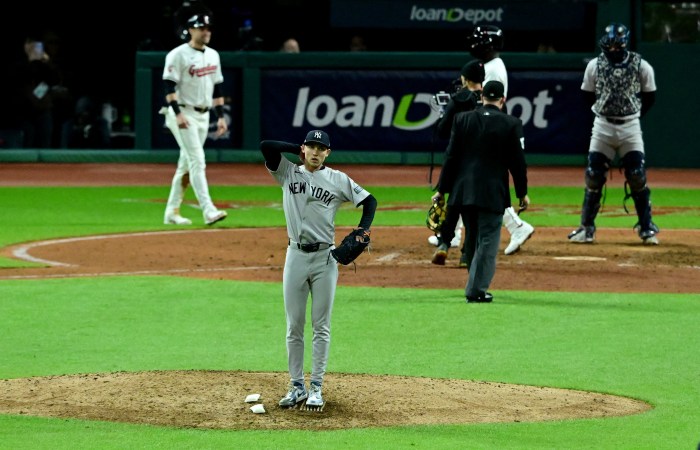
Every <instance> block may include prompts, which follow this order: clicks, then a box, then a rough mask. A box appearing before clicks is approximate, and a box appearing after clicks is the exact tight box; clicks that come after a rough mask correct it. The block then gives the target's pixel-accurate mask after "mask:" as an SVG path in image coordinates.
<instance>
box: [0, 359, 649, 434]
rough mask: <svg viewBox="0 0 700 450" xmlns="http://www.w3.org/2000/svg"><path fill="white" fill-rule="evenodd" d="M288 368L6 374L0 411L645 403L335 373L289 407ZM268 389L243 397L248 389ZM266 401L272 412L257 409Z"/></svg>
mask: <svg viewBox="0 0 700 450" xmlns="http://www.w3.org/2000/svg"><path fill="white" fill-rule="evenodd" d="M287 380H288V375H287V374H286V373H269V372H268V373H266V372H228V371H226V372H224V371H218V372H217V371H167V372H166V371H156V372H138V373H126V372H119V373H102V374H80V375H65V376H50V377H35V378H23V379H12V380H0V413H3V414H21V415H32V416H48V417H59V418H77V419H87V420H105V421H111V422H129V423H142V424H150V425H160V426H171V427H185V428H202V429H238V430H246V429H254V430H283V429H309V430H336V429H343V428H365V427H391V426H402V425H438V424H442V425H445V424H463V423H487V422H535V421H545V420H562V419H578V418H596V417H611V416H623V415H629V414H637V413H641V412H644V411H647V410H649V409H650V408H651V407H650V406H649V405H648V404H646V403H644V402H641V401H638V400H633V399H629V398H623V397H616V396H612V395H606V394H599V393H593V392H584V391H574V390H565V389H554V388H546V387H533V386H521V385H512V384H504V383H491V382H475V381H465V380H451V379H436V378H415V377H402V376H378V375H352V374H337V373H329V374H328V375H327V376H326V380H325V383H324V399H325V400H326V405H325V407H324V408H323V411H322V412H311V411H300V410H298V409H283V408H280V407H279V406H277V402H278V401H279V399H280V398H281V397H282V396H283V395H284V393H285V392H286V383H287ZM254 393H257V394H261V398H260V399H259V400H258V401H257V402H255V403H245V398H246V396H248V395H249V394H254ZM258 403H261V404H263V406H264V408H265V411H266V412H265V413H263V414H254V413H253V412H252V411H251V410H250V407H251V406H252V405H254V404H258Z"/></svg>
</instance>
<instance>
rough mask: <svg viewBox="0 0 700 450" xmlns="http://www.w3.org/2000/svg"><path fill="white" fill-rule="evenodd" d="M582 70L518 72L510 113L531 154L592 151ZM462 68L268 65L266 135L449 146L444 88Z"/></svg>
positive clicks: (339, 145)
mask: <svg viewBox="0 0 700 450" xmlns="http://www.w3.org/2000/svg"><path fill="white" fill-rule="evenodd" d="M581 77H582V73H578V72H511V74H510V83H509V88H508V89H509V98H508V101H507V108H508V111H509V113H511V114H512V115H514V116H516V117H519V118H520V119H521V120H522V121H523V125H524V132H525V148H526V152H531V153H542V154H566V153H569V154H576V153H580V154H585V152H586V149H587V148H588V136H589V134H590V126H591V116H590V114H591V113H590V110H589V109H588V108H586V106H585V105H584V103H583V100H582V95H581V91H580V85H581ZM454 79H455V73H454V72H446V71H425V70H416V71H411V70H367V71H361V70H347V71H343V70H268V71H264V72H263V74H262V87H261V102H262V104H261V138H262V139H281V140H287V141H291V142H295V140H298V141H299V142H301V140H302V139H303V137H304V135H305V134H306V132H307V131H308V130H310V129H314V128H320V129H323V130H325V131H327V132H328V133H329V134H330V136H331V143H332V144H333V148H335V149H338V150H340V149H347V150H367V151H384V150H388V151H402V152H406V151H416V152H429V151H444V149H445V145H446V144H447V142H446V141H436V139H435V133H434V130H435V123H436V121H437V120H438V118H439V117H440V108H439V106H438V105H437V104H436V103H435V101H434V100H433V96H434V94H435V93H436V92H439V91H448V92H450V91H451V90H452V82H453V81H454Z"/></svg>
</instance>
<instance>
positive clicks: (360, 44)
mask: <svg viewBox="0 0 700 450" xmlns="http://www.w3.org/2000/svg"><path fill="white" fill-rule="evenodd" d="M349 50H350V51H351V52H364V51H367V44H366V43H365V38H363V37H362V36H360V35H359V34H356V35H354V36H353V37H351V38H350V47H349Z"/></svg>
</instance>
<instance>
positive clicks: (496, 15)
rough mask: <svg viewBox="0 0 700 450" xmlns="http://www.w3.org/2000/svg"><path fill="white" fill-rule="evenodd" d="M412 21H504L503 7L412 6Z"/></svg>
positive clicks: (475, 22) (474, 22) (473, 22)
mask: <svg viewBox="0 0 700 450" xmlns="http://www.w3.org/2000/svg"><path fill="white" fill-rule="evenodd" d="M409 20H411V21H412V22H469V23H472V24H474V25H476V24H477V23H479V22H502V21H503V8H496V9H462V8H419V7H418V6H416V5H413V7H412V8H411V16H410V18H409Z"/></svg>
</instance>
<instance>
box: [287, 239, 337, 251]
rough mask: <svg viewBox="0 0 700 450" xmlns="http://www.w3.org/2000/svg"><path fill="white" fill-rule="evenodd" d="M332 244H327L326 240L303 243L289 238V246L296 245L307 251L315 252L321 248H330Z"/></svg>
mask: <svg viewBox="0 0 700 450" xmlns="http://www.w3.org/2000/svg"><path fill="white" fill-rule="evenodd" d="M331 245H332V244H326V243H325V242H314V243H313V244H302V243H299V242H294V241H293V240H291V239H289V246H290V247H296V248H298V249H299V250H301V251H302V252H305V253H313V252H317V251H319V250H325V249H327V248H330V247H331Z"/></svg>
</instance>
